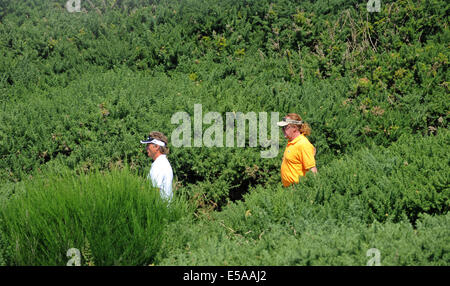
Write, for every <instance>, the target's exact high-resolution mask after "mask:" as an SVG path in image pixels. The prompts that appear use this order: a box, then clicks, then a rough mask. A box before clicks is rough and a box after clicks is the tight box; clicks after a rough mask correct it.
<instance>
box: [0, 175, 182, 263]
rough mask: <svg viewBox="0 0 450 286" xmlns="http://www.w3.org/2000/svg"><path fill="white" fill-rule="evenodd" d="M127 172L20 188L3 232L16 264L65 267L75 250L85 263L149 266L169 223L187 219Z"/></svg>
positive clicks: (59, 178)
mask: <svg viewBox="0 0 450 286" xmlns="http://www.w3.org/2000/svg"><path fill="white" fill-rule="evenodd" d="M176 205H177V206H178V208H176V207H174V208H168V206H167V203H165V202H164V201H163V200H162V199H161V198H160V196H159V192H158V191H157V190H155V189H153V188H151V187H150V185H149V184H148V182H146V181H145V180H144V179H143V178H140V177H137V176H133V175H131V174H130V173H129V172H127V171H118V170H115V171H111V172H108V173H105V174H103V173H101V172H95V173H91V174H89V175H80V176H79V177H76V178H74V177H73V176H70V175H55V174H54V175H51V174H47V175H46V177H41V178H35V179H33V180H30V181H27V182H26V183H25V184H24V185H22V186H20V187H18V189H17V190H16V191H15V194H14V195H13V196H12V197H11V198H10V199H9V200H8V202H7V204H5V205H4V206H3V207H2V210H1V213H0V221H1V222H2V224H1V230H2V232H3V233H7V234H8V236H7V237H5V238H4V239H5V240H6V245H14V249H13V251H12V252H9V253H8V252H6V256H7V257H8V256H10V260H9V263H11V264H13V265H65V264H66V263H67V261H68V260H69V258H68V257H67V256H66V252H67V251H68V250H69V249H70V248H77V249H79V250H80V251H81V254H82V257H83V260H82V263H83V264H84V265H96V264H97V263H98V264H100V265H148V264H150V263H151V262H152V261H153V257H154V256H155V254H156V253H157V251H158V249H159V245H160V243H161V240H162V237H161V233H162V230H163V228H164V225H165V224H167V223H168V222H169V221H171V220H172V221H173V220H175V219H176V218H177V217H179V216H181V213H180V211H179V210H181V209H182V208H180V205H179V203H176Z"/></svg>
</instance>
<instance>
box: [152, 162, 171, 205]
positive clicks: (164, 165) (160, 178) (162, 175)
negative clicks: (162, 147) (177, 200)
mask: <svg viewBox="0 0 450 286" xmlns="http://www.w3.org/2000/svg"><path fill="white" fill-rule="evenodd" d="M147 179H149V180H151V182H152V184H153V186H154V187H157V188H159V191H160V194H161V197H162V198H164V199H167V200H168V201H169V202H170V201H171V200H172V197H173V193H172V180H173V172H172V167H171V166H170V163H169V160H167V156H166V155H159V156H158V158H156V160H155V161H154V162H153V164H152V166H151V168H150V172H149V173H148V175H147Z"/></svg>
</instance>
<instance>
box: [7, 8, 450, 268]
mask: <svg viewBox="0 0 450 286" xmlns="http://www.w3.org/2000/svg"><path fill="white" fill-rule="evenodd" d="M66 2H67V1H65V0H57V1H54V0H33V1H2V2H0V54H1V56H0V103H1V106H0V108H1V112H0V184H1V187H0V202H4V201H5V202H6V201H8V200H9V199H10V198H11V197H14V195H15V193H16V192H18V190H19V189H21V188H22V186H23V185H22V184H25V185H27V184H29V183H27V182H28V181H29V180H33V178H36V177H41V176H44V177H45V176H47V174H49V175H48V176H53V175H52V174H54V173H55V172H56V173H58V172H61V170H67V171H68V172H70V174H71V175H72V176H74V177H77V176H80V175H83V174H89V173H90V171H91V170H100V171H102V172H106V173H108V172H109V171H111V170H114V169H115V168H123V167H124V166H127V169H128V170H129V171H130V174H129V175H130V176H136V175H137V176H140V177H145V175H146V174H147V172H148V170H149V163H150V162H149V159H148V158H147V156H146V154H145V152H144V149H143V147H142V145H140V144H139V140H140V139H143V138H145V137H146V135H147V134H148V133H149V132H150V131H152V130H159V131H162V132H164V133H165V134H166V135H168V137H169V141H170V135H171V134H172V132H173V130H174V129H175V128H176V127H177V126H176V125H174V124H171V117H172V115H173V114H174V113H176V112H179V111H185V112H187V113H188V114H189V115H191V118H193V114H194V104H202V109H203V110H202V111H203V114H206V113H207V112H210V111H213V112H218V113H219V114H220V115H222V116H223V117H225V113H227V112H243V113H248V112H255V113H258V112H267V113H270V112H279V114H280V116H283V115H284V114H286V113H290V112H295V113H298V114H300V115H301V116H302V118H303V120H304V121H306V122H308V123H309V124H310V125H311V127H312V134H311V137H310V141H311V142H312V143H313V145H314V146H315V147H316V148H317V155H316V161H317V167H318V169H319V175H318V176H317V177H314V178H312V177H311V178H310V177H308V178H307V180H305V181H304V182H301V183H300V184H299V185H298V186H296V187H295V188H294V190H289V191H288V192H285V191H286V190H281V189H280V177H279V167H280V163H281V158H282V152H283V149H284V144H286V141H285V139H283V138H282V136H281V134H280V138H279V139H280V150H279V152H278V155H277V156H276V157H275V158H269V159H267V158H261V156H260V151H261V150H264V148H263V147H259V146H258V147H249V146H248V145H247V146H246V148H241V147H237V145H235V147H213V148H206V147H202V148H198V147H190V148H185V147H173V146H169V147H171V152H170V155H169V160H170V162H171V164H172V167H173V169H174V174H175V187H174V190H175V193H176V194H178V195H179V196H180V197H183V198H185V200H187V201H188V202H189V203H190V204H191V206H190V207H192V208H194V209H195V211H193V213H192V216H188V218H186V219H187V220H188V221H189V224H188V225H191V223H192V225H195V227H194V229H198V230H200V229H201V227H198V228H197V223H198V225H200V226H201V225H202V224H206V225H208V227H211V228H217V229H222V228H224V227H223V226H222V225H221V224H220V223H218V222H217V221H214V222H210V221H209V220H206V221H203V220H200V221H198V222H197V220H199V219H198V217H202V218H203V216H206V217H209V216H211V215H212V216H215V215H216V214H214V213H211V211H212V210H219V211H222V212H223V213H224V214H222V213H221V214H217V215H218V216H221V215H225V214H227V213H230V214H231V213H233V212H234V211H233V210H235V212H236V214H238V213H239V216H237V217H236V218H235V219H231V218H230V220H231V221H233V225H232V226H230V227H231V228H232V229H233V230H236V231H238V229H241V227H242V230H241V232H238V233H239V235H244V234H245V232H247V231H250V230H251V233H250V234H249V235H250V236H251V239H252V240H254V241H253V242H252V243H253V244H252V245H253V246H254V248H249V250H248V255H246V256H251V259H253V260H245V259H244V258H242V260H240V259H241V258H236V257H234V256H232V255H233V254H229V255H230V256H227V257H228V258H230V257H233V258H232V259H231V260H230V261H229V263H231V264H239V263H250V264H253V263H256V264H270V262H269V260H264V259H262V260H255V259H256V258H255V257H256V256H258V257H260V256H261V253H260V252H258V251H259V250H257V249H259V248H258V247H260V248H261V247H263V248H264V247H268V248H267V249H266V250H264V251H263V249H260V250H261V251H263V252H264V253H266V252H267V254H264V255H263V256H261V257H271V258H273V256H272V251H273V249H274V248H273V247H269V246H268V245H265V244H262V242H260V240H258V237H257V236H259V235H260V234H261V233H262V232H263V231H264V230H265V229H266V228H267V224H269V225H273V228H274V229H277V231H275V232H274V233H275V234H273V235H272V237H271V239H272V240H275V239H276V240H280V241H284V242H285V245H291V243H293V242H294V241H297V239H298V237H296V236H295V234H294V236H292V234H291V233H290V231H292V230H287V229H286V227H287V226H286V225H283V223H281V221H283V220H285V221H290V223H291V224H292V221H297V220H298V218H299V217H302V216H304V218H303V219H304V220H305V223H306V224H308V225H311V227H310V228H305V229H309V230H310V232H314V233H316V234H320V235H321V236H322V235H325V236H326V237H325V238H324V242H325V241H326V243H332V242H333V241H334V237H333V236H328V233H332V232H333V231H335V233H338V234H344V233H346V231H345V230H348V233H349V234H348V235H351V234H352V233H354V234H355V237H356V235H360V236H364V235H366V236H367V235H381V232H380V230H379V229H387V230H389V231H392V234H393V235H394V234H395V235H400V234H401V233H403V232H405V233H408V234H411V235H412V234H413V233H415V232H416V231H417V230H418V229H419V226H420V228H421V229H422V230H423V232H422V234H421V235H422V236H417V237H416V238H417V240H414V239H410V240H409V241H408V238H410V236H409V235H406V234H405V235H404V236H401V237H402V238H401V239H400V238H399V239H400V240H399V241H404V242H405V243H419V242H420V243H421V241H425V239H427V238H428V237H429V235H431V233H433V232H434V231H438V229H439V226H440V225H444V226H445V225H446V224H448V219H447V216H446V214H447V212H448V206H449V199H448V196H449V195H448V175H447V173H449V172H448V154H447V153H448V152H446V151H447V149H448V143H449V141H448V132H447V130H448V119H449V109H450V108H449V107H450V106H449V102H450V100H449V96H448V93H449V91H448V78H449V72H448V66H449V56H450V54H449V49H448V43H449V35H450V34H449V29H448V14H449V7H450V4H448V3H447V2H446V1H442V0H429V1H410V0H401V1H382V2H381V10H380V11H379V12H376V13H369V12H368V11H367V9H366V1H344V0H330V1H288V0H242V1H234V0H224V1H212V0H201V1H200V0H160V1H153V0H152V1H150V0H145V1H137V0H122V1H113V0H111V1H110V0H90V1H84V0H81V3H82V11H81V12H78V13H69V12H68V11H67V10H66V8H65V7H64V5H65V4H66ZM208 127H209V125H208V124H203V131H204V130H205V129H207V128H208ZM277 139H278V138H277ZM417 142H419V144H416V143H417ZM169 143H171V142H169ZM111 180H113V179H112V178H111ZM33 186H34V185H33ZM32 188H34V187H32ZM32 188H31V189H32ZM297 193H299V194H302V196H304V197H302V198H300V197H301V196H294V194H297ZM278 196H280V197H279V199H280V200H281V201H283V200H284V201H285V202H284V204H281V201H280V206H279V207H273V206H270V207H269V208H270V209H271V210H272V208H275V209H276V211H275V210H274V212H269V214H270V215H267V217H266V216H264V217H265V219H266V218H267V219H268V221H265V219H264V220H262V221H261V222H257V221H253V222H252V224H254V225H251V226H249V225H247V223H249V222H250V221H252V219H254V218H255V217H256V216H254V215H253V216H251V215H247V216H244V217H242V212H244V214H245V213H246V212H247V211H249V214H250V213H251V214H254V213H255V210H256V209H259V210H261V211H263V210H264V212H267V210H265V206H266V204H269V205H271V204H272V203H274V201H272V200H276V199H277V197H278ZM286 196H287V197H286ZM252 201H253V202H254V203H253V204H254V205H252V207H254V208H255V210H250V208H248V209H245V210H243V209H240V208H244V206H245V204H246V203H247V202H252ZM286 201H287V202H288V203H287V204H286ZM300 206H302V208H300ZM238 210H239V211H238ZM300 214H301V215H300ZM194 218H195V219H194ZM326 218H327V219H328V220H335V221H337V222H338V223H337V224H336V225H337V226H341V225H342V227H343V230H340V229H338V228H334V227H333V226H331V225H330V226H328V223H329V221H328V220H326ZM192 219H194V220H193V221H191V220H192ZM316 220H317V221H318V222H320V223H324V224H325V225H324V226H323V227H322V226H317V227H313V226H312V224H313V223H314V222H315V221H316ZM355 220H356V221H357V222H358V223H359V224H357V223H356V222H354V221H355ZM225 221H226V220H225ZM231 221H226V223H225V222H224V224H225V225H227V226H228V223H231ZM269 221H270V222H269ZM347 221H353V222H354V223H352V224H348V225H347V224H345V223H347ZM374 221H375V222H377V223H374ZM235 224H236V225H235ZM240 224H242V226H240ZM175 225H176V224H175ZM375 225H378V226H380V228H377V229H374V227H375ZM247 228H248V230H246V229H247ZM331 228H332V229H333V231H331ZM428 228H429V230H428ZM183 229H184V231H186V235H181V236H180V237H179V239H186V240H187V242H186V241H185V242H181V241H177V242H176V243H175V244H174V245H176V247H174V248H173V249H166V250H163V253H161V254H159V261H161V263H174V264H177V263H179V264H180V263H181V264H182V263H193V264H196V263H199V264H201V263H215V262H213V261H210V260H203V259H207V257H206V256H205V257H200V256H201V255H203V254H202V253H208V255H210V254H211V253H210V252H208V251H207V250H205V249H204V248H201V247H200V246H199V248H198V249H196V250H195V251H197V254H196V255H200V256H199V257H197V258H195V259H197V260H195V261H198V262H195V261H194V260H190V259H194V257H196V256H193V257H191V258H189V257H187V256H186V257H185V258H182V259H181V258H180V260H178V262H177V261H175V260H176V259H175V257H181V256H180V255H181V252H182V250H183V249H184V248H183V247H187V246H186V245H191V244H190V242H189V240H190V239H194V238H195V237H196V234H195V233H194V232H193V231H190V230H187V229H185V228H183ZM294 229H295V228H294ZM330 231H331V232H330ZM212 232H213V233H215V231H212ZM297 232H298V230H297ZM307 232H308V231H307ZM382 232H384V230H383V231H382ZM189 233H191V234H192V236H189ZM363 233H364V235H363ZM442 233H443V234H445V232H442ZM265 234H267V232H265ZM214 235H216V234H214ZM223 235H225V236H223ZM226 235H227V234H226V232H223V230H222V231H221V232H217V236H214V237H215V238H214V239H213V240H211V243H210V244H207V245H209V247H211V249H212V248H213V247H214V248H216V244H221V243H222V242H223V246H222V247H219V248H218V251H223V253H224V254H223V255H225V254H226V253H228V251H229V250H228V249H226V248H227V247H232V246H234V245H235V243H241V242H245V239H246V238H245V237H246V236H244V238H245V239H244V240H243V241H238V242H236V241H234V240H231V241H230V242H224V241H226V239H228V236H226ZM285 235H286V238H282V237H284V236H285ZM261 237H263V238H264V237H265V235H264V234H263V235H262V236H261ZM358 237H359V236H358ZM388 237H389V236H384V238H383V239H385V240H383V241H384V242H383V243H386V245H387V242H386V241H388ZM205 239H206V238H205ZM349 239H350V238H349ZM301 240H304V241H306V240H308V241H312V240H310V239H309V238H308V236H305V235H302V236H301ZM350 240H351V239H350ZM7 241H8V238H5V235H4V234H2V233H1V232H0V264H2V263H3V264H5V263H8V262H7V261H6V260H7V259H6V258H4V257H6V255H7V254H5V253H11V252H10V249H9V246H8V243H7ZM218 241H221V242H220V243H219V242H218ZM351 241H353V240H351ZM354 241H355V243H357V244H358V243H359V242H358V239H356V238H355V240H354ZM361 241H366V242H368V240H367V239H365V240H364V239H362V238H361ZM439 241H441V240H438V242H436V247H434V246H433V247H431V246H426V247H429V249H430V251H434V250H436V251H441V250H442V251H443V250H446V249H445V248H442V247H443V246H442V244H440V242H439ZM270 242H271V241H270V240H268V241H265V242H264V243H270ZM316 243H317V242H316ZM361 243H362V242H361ZM361 243H359V244H358V246H357V247H356V246H355V247H356V248H354V247H353V246H351V245H349V246H348V248H345V249H347V250H348V251H350V252H351V251H353V250H354V249H358V251H362V250H363V248H364V247H365V246H366V245H363V246H362V244H361ZM399 243H403V242H399ZM447 244H448V243H447ZM167 245H168V244H166V247H168V246H167ZM352 245H353V244H352ZM406 245H407V246H406ZM92 246H93V245H92V243H91V242H90V247H91V249H92ZM316 246H317V251H313V250H311V251H312V252H305V253H303V252H302V253H303V254H301V255H300V254H299V256H298V257H297V258H292V259H291V260H286V259H288V258H286V259H283V258H281V257H282V253H283V252H281V253H280V258H279V259H278V258H277V259H275V260H274V262H273V263H274V264H346V263H347V262H348V263H349V264H360V263H361V261H362V260H364V259H365V258H361V257H359V258H355V256H352V255H353V254H351V255H350V254H348V253H347V252H346V251H347V250H345V251H344V252H339V253H346V254H345V255H343V256H342V259H341V260H339V259H340V258H339V259H338V260H332V259H331V258H330V257H331V256H332V255H335V253H334V252H333V254H331V252H328V251H327V250H326V249H325V248H323V249H322V248H320V247H319V245H318V244H317V245H316ZM316 246H312V245H311V247H313V248H314V247H316ZM177 247H178V248H177ZM408 247H410V248H414V247H413V246H412V244H405V247H404V248H402V249H404V250H405V252H404V253H405V255H406V252H407V249H408ZM424 247H425V246H424ZM296 249H297V248H296ZM211 251H213V250H211ZM286 251H287V250H286ZM302 251H303V250H302ZM333 251H334V250H333ZM256 252H258V253H259V254H256ZM383 252H384V251H383ZM171 253H173V255H175V256H173V257H172V258H171V257H169V256H168V255H169V254H171ZM230 253H237V252H234V251H231V252H230ZM308 253H309V254H308ZM311 253H316V254H314V255H316V256H314V257H315V258H307V257H309V255H312V254H311ZM358 253H359V252H358ZM414 253H416V252H414ZM153 254H154V253H153ZM153 254H152V255H147V256H146V257H153ZM347 254H348V255H347ZM15 255H19V253H17V254H15ZM58 255H61V254H58ZM62 255H64V254H62ZM185 255H186V254H185ZM205 255H206V254H205ZM255 255H256V256H255ZM286 255H287V254H286ZM327 255H328V256H327ZM358 255H360V254H358ZM415 255H416V254H415ZM417 255H418V254H417ZM424 255H428V254H424ZM430 255H432V254H430ZM433 255H434V257H436V259H431V258H430V259H428V258H427V259H428V260H427V259H425V258H423V257H425V256H420V257H419V256H417V257H408V258H405V256H404V255H403V254H402V255H400V256H399V258H398V259H397V258H396V259H397V260H395V259H394V258H389V259H388V260H387V261H389V264H422V263H425V262H426V261H428V262H427V264H428V263H430V264H441V263H443V262H444V263H445V262H447V263H448V257H446V256H445V255H444V256H442V255H439V254H438V253H435V254H433ZM286 257H290V256H289V255H287V256H286ZM324 257H328V258H324ZM346 257H347V258H346ZM350 257H351V259H350ZM430 257H431V256H430ZM116 258H117V257H116ZM228 258H227V259H228ZM5 259H6V260H5ZM51 259H53V260H51V261H53V262H49V263H50V264H53V263H56V261H62V260H61V259H60V258H57V256H55V257H53V258H51ZM64 259H65V258H64ZM249 259H250V258H249ZM308 259H309V260H308ZM330 259H331V260H330ZM352 259H353V260H352ZM386 259H387V258H386ZM402 259H404V260H402ZM144 260H145V259H144ZM144 260H139V262H138V263H143V261H144ZM15 261H16V262H14V263H17V264H20V263H22V264H26V263H31V262H30V261H25V260H23V261H22V260H20V259H18V260H15ZM103 261H105V263H115V262H117V261H113V262H112V260H108V259H106V258H105V259H104V260H103ZM106 261H107V262H106ZM148 261H149V260H145V261H144V262H145V263H147V262H148ZM219 261H221V260H220V259H219V260H217V261H216V262H219ZM224 261H225V260H224ZM126 263H135V262H131V260H130V261H128V262H126Z"/></svg>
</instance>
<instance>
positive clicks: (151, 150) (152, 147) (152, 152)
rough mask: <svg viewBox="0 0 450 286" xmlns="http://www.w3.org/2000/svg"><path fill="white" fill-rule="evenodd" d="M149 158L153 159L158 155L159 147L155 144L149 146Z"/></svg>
mask: <svg viewBox="0 0 450 286" xmlns="http://www.w3.org/2000/svg"><path fill="white" fill-rule="evenodd" d="M146 148H147V156H149V157H152V158H153V156H154V155H155V154H156V151H157V149H158V146H156V145H155V144H147V147H146Z"/></svg>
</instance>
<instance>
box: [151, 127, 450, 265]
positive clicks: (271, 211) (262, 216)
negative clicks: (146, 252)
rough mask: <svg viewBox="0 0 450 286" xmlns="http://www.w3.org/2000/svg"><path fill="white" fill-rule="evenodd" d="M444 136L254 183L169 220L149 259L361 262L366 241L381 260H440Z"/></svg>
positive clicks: (444, 224) (444, 222)
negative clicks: (224, 200)
mask: <svg viewBox="0 0 450 286" xmlns="http://www.w3.org/2000/svg"><path fill="white" fill-rule="evenodd" d="M448 136H449V133H448V131H447V130H441V131H440V132H438V134H437V135H436V136H435V137H424V138H421V137H419V136H404V137H402V138H401V139H400V140H399V142H397V143H396V144H394V145H392V146H390V147H389V148H387V149H384V148H383V147H379V146H372V147H371V148H370V149H368V150H360V151H358V152H356V153H354V154H353V155H351V156H350V155H347V156H344V158H341V159H337V160H335V161H333V162H331V163H330V164H328V165H327V166H324V167H323V168H321V169H320V171H319V173H318V174H317V175H315V176H314V175H310V174H309V175H308V176H306V178H305V179H304V180H302V181H301V182H300V183H299V184H298V185H296V186H294V187H290V188H288V189H285V188H282V187H278V188H277V189H275V188H263V187H261V186H259V187H257V188H254V189H252V191H251V192H250V193H249V194H247V195H245V197H244V201H239V202H235V203H233V204H230V205H228V206H227V207H225V208H224V209H223V210H222V212H220V213H215V214H211V215H206V216H203V217H201V219H200V220H199V221H198V222H194V223H191V224H189V223H188V222H186V221H183V222H180V223H179V224H178V223H177V224H175V225H174V226H173V229H172V228H170V230H169V231H168V233H167V234H166V235H165V242H164V246H163V247H162V248H161V251H160V253H159V261H161V262H160V263H162V264H166V263H167V264H193V265H204V264H208V265H210V264H211V265H217V264H219V265H226V264H229V265H235V264H238V265H261V264H264V265H284V264H287V265H296V264H299V265H317V264H320V265H326V264H331V265H362V264H364V261H367V259H366V257H365V252H363V251H367V250H368V249H370V248H372V247H375V248H378V249H379V250H380V251H381V252H382V253H384V254H383V255H387V256H389V258H386V260H385V261H386V262H385V263H386V264H390V265H412V264H418V265H424V264H425V265H428V264H437V265H445V264H448V259H449V257H448V254H447V251H448V224H449V220H448V218H449V216H448V210H449V201H450V188H449V187H448V186H449V179H450V177H449V176H448V174H450V172H449V166H450V164H449V159H450V158H449V156H448V154H447V152H446V150H445V148H441V147H442V144H444V143H445V142H446V141H448V138H449V137H448ZM411 141H414V144H413V145H412V144H410V142H411ZM424 214H426V215H424ZM432 215H433V216H435V217H434V218H432V217H431V216H432ZM427 225H433V227H431V228H429V229H428V228H427ZM180 228H181V229H182V231H181V230H180ZM431 229H433V230H431ZM173 231H176V233H177V234H178V235H177V236H175V235H173V234H172V232H173ZM180 233H182V235H180ZM419 234H420V235H419ZM433 235H436V238H435V240H434V241H433V243H431V242H429V241H428V239H429V237H430V236H433ZM393 240H394V241H395V242H394V245H396V246H395V247H394V246H393V244H392V243H393ZM430 243H431V244H433V246H432V247H431V246H430ZM291 248H292V249H294V252H293V253H290V249H291ZM424 249H426V250H425V251H424ZM394 253H395V254H394Z"/></svg>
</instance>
